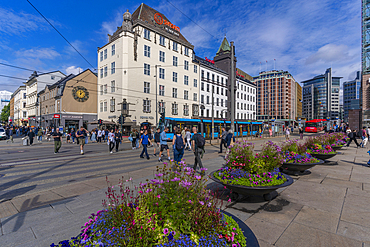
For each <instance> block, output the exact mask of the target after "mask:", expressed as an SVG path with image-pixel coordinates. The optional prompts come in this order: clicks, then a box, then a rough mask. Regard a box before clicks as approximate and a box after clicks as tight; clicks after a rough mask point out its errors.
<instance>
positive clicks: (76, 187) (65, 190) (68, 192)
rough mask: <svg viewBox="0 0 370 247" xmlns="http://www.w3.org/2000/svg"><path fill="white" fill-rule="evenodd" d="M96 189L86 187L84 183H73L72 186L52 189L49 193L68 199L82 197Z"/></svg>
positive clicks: (89, 186)
mask: <svg viewBox="0 0 370 247" xmlns="http://www.w3.org/2000/svg"><path fill="white" fill-rule="evenodd" d="M96 189H97V187H94V186H91V185H87V184H85V183H74V184H69V185H66V186H63V187H59V188H55V189H52V190H51V191H52V192H54V193H56V194H58V195H60V196H62V197H64V198H69V197H74V196H78V195H82V194H85V193H88V192H92V191H95V190H96Z"/></svg>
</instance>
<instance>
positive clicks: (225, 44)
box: [216, 36, 231, 55]
mask: <svg viewBox="0 0 370 247" xmlns="http://www.w3.org/2000/svg"><path fill="white" fill-rule="evenodd" d="M226 52H231V48H230V44H229V41H227V39H226V36H225V37H224V40H223V41H222V43H221V46H220V48H218V51H217V53H216V55H218V54H219V53H221V54H222V53H226Z"/></svg>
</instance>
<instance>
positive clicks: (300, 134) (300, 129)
mask: <svg viewBox="0 0 370 247" xmlns="http://www.w3.org/2000/svg"><path fill="white" fill-rule="evenodd" d="M299 136H300V139H301V140H303V128H302V127H299Z"/></svg>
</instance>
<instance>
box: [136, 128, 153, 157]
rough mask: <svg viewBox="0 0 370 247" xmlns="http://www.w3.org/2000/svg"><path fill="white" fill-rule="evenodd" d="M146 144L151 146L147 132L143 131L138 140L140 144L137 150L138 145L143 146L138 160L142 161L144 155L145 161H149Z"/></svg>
mask: <svg viewBox="0 0 370 247" xmlns="http://www.w3.org/2000/svg"><path fill="white" fill-rule="evenodd" d="M148 144H151V142H150V139H149V136H148V131H147V130H145V131H144V134H143V135H142V136H141V138H140V143H139V148H140V145H143V151H142V152H141V154H140V158H142V159H144V156H143V155H144V153H145V155H146V159H148V160H149V159H150V158H149V154H148V149H147V148H148Z"/></svg>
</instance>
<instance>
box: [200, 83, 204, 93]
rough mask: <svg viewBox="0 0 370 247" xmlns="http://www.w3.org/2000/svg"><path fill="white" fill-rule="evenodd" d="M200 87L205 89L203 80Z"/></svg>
mask: <svg viewBox="0 0 370 247" xmlns="http://www.w3.org/2000/svg"><path fill="white" fill-rule="evenodd" d="M200 89H201V90H202V91H204V82H202V84H201V86H200Z"/></svg>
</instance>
